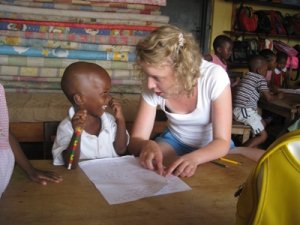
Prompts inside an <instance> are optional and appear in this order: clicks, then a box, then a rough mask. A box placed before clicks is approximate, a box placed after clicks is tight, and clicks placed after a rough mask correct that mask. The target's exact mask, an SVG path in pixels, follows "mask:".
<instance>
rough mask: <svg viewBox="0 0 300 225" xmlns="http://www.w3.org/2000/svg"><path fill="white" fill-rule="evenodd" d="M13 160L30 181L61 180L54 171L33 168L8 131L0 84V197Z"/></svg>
mask: <svg viewBox="0 0 300 225" xmlns="http://www.w3.org/2000/svg"><path fill="white" fill-rule="evenodd" d="M15 161H16V163H17V164H18V165H19V166H20V168H21V169H22V170H23V171H24V172H25V173H26V174H27V176H28V177H29V179H31V180H32V181H35V182H37V183H40V184H42V185H47V182H48V181H51V182H55V183H59V182H61V181H62V178H61V177H60V176H59V175H57V174H56V173H54V172H49V171H43V170H38V169H35V168H34V167H33V166H32V165H31V163H30V162H29V161H28V160H27V158H26V156H25V154H24V152H23V151H22V149H21V147H20V145H19V143H18V141H17V140H16V138H15V137H14V136H13V135H12V134H11V133H10V132H9V117H8V110H7V104H6V97H5V91H4V88H3V86H2V85H1V84H0V197H1V196H2V193H3V192H4V190H5V189H6V187H7V185H8V182H9V180H10V177H11V175H12V172H13V168H14V164H15Z"/></svg>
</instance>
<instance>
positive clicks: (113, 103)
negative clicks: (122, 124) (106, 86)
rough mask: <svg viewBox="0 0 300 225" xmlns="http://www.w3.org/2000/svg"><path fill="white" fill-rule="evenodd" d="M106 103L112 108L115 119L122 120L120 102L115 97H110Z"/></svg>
mask: <svg viewBox="0 0 300 225" xmlns="http://www.w3.org/2000/svg"><path fill="white" fill-rule="evenodd" d="M108 105H109V107H110V108H111V109H112V111H113V113H114V116H115V118H116V120H120V119H122V120H124V116H123V112H122V107H121V104H120V103H119V102H118V101H117V100H116V99H114V98H111V100H110V101H109V103H108Z"/></svg>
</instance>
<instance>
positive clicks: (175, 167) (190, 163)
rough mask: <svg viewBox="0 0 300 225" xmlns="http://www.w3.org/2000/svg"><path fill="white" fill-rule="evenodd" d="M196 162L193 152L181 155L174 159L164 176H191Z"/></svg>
mask: <svg viewBox="0 0 300 225" xmlns="http://www.w3.org/2000/svg"><path fill="white" fill-rule="evenodd" d="M197 166H198V163H197V161H196V157H195V156H194V154H193V153H189V154H186V155H183V156H181V157H179V158H178V159H176V160H175V161H174V162H173V163H172V164H171V165H170V166H169V167H168V169H167V170H166V176H168V175H171V174H173V175H175V176H179V177H191V176H193V175H194V174H195V172H196V169H197Z"/></svg>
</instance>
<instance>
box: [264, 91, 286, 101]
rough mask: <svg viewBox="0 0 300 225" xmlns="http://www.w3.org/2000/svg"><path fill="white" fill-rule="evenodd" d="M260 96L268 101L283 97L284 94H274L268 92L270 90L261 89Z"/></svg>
mask: <svg viewBox="0 0 300 225" xmlns="http://www.w3.org/2000/svg"><path fill="white" fill-rule="evenodd" d="M262 97H263V98H264V99H266V100H267V101H268V102H270V101H273V100H277V99H283V98H284V94H283V93H282V92H277V93H276V94H274V93H272V92H270V91H263V92H262Z"/></svg>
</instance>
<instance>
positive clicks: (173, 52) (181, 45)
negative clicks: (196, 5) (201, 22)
mask: <svg viewBox="0 0 300 225" xmlns="http://www.w3.org/2000/svg"><path fill="white" fill-rule="evenodd" d="M201 60H202V56H201V53H200V49H199V46H198V44H197V43H196V41H195V38H194V37H193V35H192V34H191V33H187V32H185V31H183V30H181V29H179V28H177V27H175V26H171V25H166V26H162V27H159V28H158V29H156V30H154V31H152V32H151V34H150V35H149V36H148V37H146V38H145V39H143V40H141V41H140V42H139V43H138V44H137V46H136V66H137V69H138V70H139V71H140V74H141V75H143V71H141V67H140V65H141V64H142V63H146V64H150V65H157V66H159V65H161V64H162V63H166V62H167V63H169V64H170V65H172V66H173V69H174V71H175V79H176V83H177V84H178V85H180V89H181V90H183V91H185V92H187V93H188V94H190V93H191V92H192V90H193V87H194V86H195V85H196V83H197V80H198V78H199V76H200V71H199V66H200V64H201Z"/></svg>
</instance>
